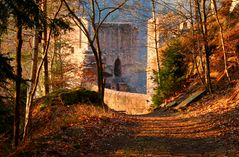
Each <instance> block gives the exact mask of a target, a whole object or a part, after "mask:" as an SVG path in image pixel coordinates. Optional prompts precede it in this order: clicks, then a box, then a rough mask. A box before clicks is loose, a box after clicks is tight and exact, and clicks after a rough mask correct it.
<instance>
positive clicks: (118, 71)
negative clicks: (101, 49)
mask: <svg viewBox="0 0 239 157" xmlns="http://www.w3.org/2000/svg"><path fill="white" fill-rule="evenodd" d="M114 74H115V76H116V77H120V76H121V61H120V59H119V58H117V59H116V60H115V66H114Z"/></svg>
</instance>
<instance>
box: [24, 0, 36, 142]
mask: <svg viewBox="0 0 239 157" xmlns="http://www.w3.org/2000/svg"><path fill="white" fill-rule="evenodd" d="M36 4H39V0H36ZM37 14H39V13H37ZM38 20H39V19H38V15H37V16H36V17H35V19H34V22H35V24H34V37H33V52H32V63H31V64H32V65H31V78H30V80H31V81H30V82H29V87H28V89H27V100H26V109H25V123H24V131H23V141H26V137H27V133H28V124H29V123H30V122H29V120H30V117H29V113H30V107H31V103H32V98H33V96H34V95H33V94H34V93H33V85H34V84H35V81H36V73H37V63H38V50H39V48H38V47H39V28H38V25H39V21H38Z"/></svg>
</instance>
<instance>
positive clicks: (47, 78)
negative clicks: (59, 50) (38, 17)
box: [43, 0, 50, 95]
mask: <svg viewBox="0 0 239 157" xmlns="http://www.w3.org/2000/svg"><path fill="white" fill-rule="evenodd" d="M43 13H44V16H45V17H47V0H43ZM43 39H44V41H43V49H44V50H45V49H46V46H47V23H46V21H45V22H44V23H43ZM46 53H47V54H46V58H45V60H44V86H45V95H47V94H48V93H49V91H50V85H49V70H48V52H46Z"/></svg>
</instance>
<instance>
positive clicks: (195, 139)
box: [0, 91, 239, 157]
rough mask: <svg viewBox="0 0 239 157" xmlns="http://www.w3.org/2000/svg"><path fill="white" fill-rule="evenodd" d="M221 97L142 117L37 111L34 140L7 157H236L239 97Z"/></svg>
mask: <svg viewBox="0 0 239 157" xmlns="http://www.w3.org/2000/svg"><path fill="white" fill-rule="evenodd" d="M225 92H227V93H229V92H230V91H222V92H221V93H217V94H213V95H211V96H206V97H204V98H203V99H201V100H200V101H199V102H195V103H194V104H193V105H192V107H188V108H187V110H185V111H181V112H173V111H155V112H153V113H151V114H148V115H142V116H130V115H124V114H119V113H116V112H112V111H108V112H105V111H104V110H103V109H102V108H98V107H94V106H91V105H84V104H75V105H72V106H64V105H61V104H59V105H55V106H47V107H45V108H41V106H40V105H36V107H35V108H34V110H33V124H32V126H31V128H32V130H31V135H32V139H31V140H30V141H29V143H27V144H26V145H24V146H22V147H21V148H19V149H18V150H17V151H16V152H13V153H10V154H11V155H12V156H17V157H19V156H24V157H25V156H37V157H38V156H39V157H41V156H46V157H48V156H57V157H58V156H59V157H62V156H63V157H78V156H84V157H85V156H93V157H94V156H99V157H101V156H107V157H115V156H116V157H117V156H126V157H130V156H137V157H141V156H143V157H144V156H146V157H147V156H152V157H155V156H163V157H170V156H177V157H179V156H189V157H191V156H195V157H200V156H202V157H204V156H205V157H207V156H210V157H213V156H215V157H216V156H232V157H234V156H239V98H238V97H239V96H238V97H237V98H235V97H234V99H231V96H230V95H229V96H228V95H226V94H225ZM230 93H233V92H230ZM0 150H1V149H0ZM0 156H1V154H0ZM5 156H6V155H5Z"/></svg>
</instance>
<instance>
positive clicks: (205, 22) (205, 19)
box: [201, 0, 212, 94]
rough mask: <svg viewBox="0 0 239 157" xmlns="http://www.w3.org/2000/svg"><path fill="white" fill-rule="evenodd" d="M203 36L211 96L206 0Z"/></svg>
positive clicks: (206, 76)
mask: <svg viewBox="0 0 239 157" xmlns="http://www.w3.org/2000/svg"><path fill="white" fill-rule="evenodd" d="M202 17H203V20H202V24H201V25H202V27H203V28H202V34H203V44H204V45H203V47H204V51H205V58H206V63H205V66H206V67H205V80H206V84H207V90H208V92H209V93H210V94H211V93H212V84H211V78H210V58H209V57H210V51H209V47H208V30H207V14H206V0H202Z"/></svg>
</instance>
